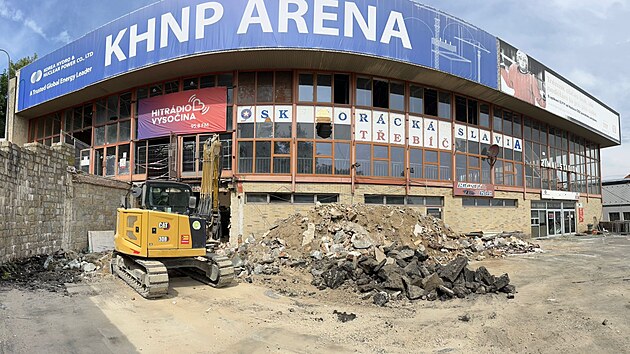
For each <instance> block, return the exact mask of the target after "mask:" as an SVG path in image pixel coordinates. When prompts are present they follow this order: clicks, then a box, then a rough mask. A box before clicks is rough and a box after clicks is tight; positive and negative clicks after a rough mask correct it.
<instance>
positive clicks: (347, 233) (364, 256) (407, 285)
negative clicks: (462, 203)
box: [234, 204, 540, 303]
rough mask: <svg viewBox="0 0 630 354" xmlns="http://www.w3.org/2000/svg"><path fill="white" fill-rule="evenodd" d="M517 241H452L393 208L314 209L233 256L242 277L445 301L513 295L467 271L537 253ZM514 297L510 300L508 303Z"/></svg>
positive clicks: (449, 234)
mask: <svg viewBox="0 0 630 354" xmlns="http://www.w3.org/2000/svg"><path fill="white" fill-rule="evenodd" d="M519 236H524V235H522V234H521V233H518V232H515V233H500V234H499V233H494V234H491V235H484V234H483V233H471V234H468V235H464V234H458V233H455V232H454V231H453V230H452V229H451V228H450V227H448V226H447V225H445V224H444V223H443V222H442V220H440V219H437V218H434V217H432V216H424V215H421V214H420V213H419V212H418V211H417V210H415V209H413V208H408V207H398V206H370V205H361V204H359V205H353V206H348V205H339V204H329V205H318V206H316V208H315V209H314V210H312V211H311V212H309V213H308V214H307V215H300V214H295V215H292V216H290V217H289V218H287V219H285V220H283V221H281V222H279V223H278V224H277V225H275V226H274V227H272V228H271V229H270V230H269V231H268V232H266V233H265V234H264V235H263V237H262V239H261V240H260V241H257V240H256V238H255V237H254V236H253V235H252V236H250V237H248V239H247V240H245V242H244V244H243V245H242V246H241V247H240V248H239V252H238V254H237V255H235V257H234V260H235V265H242V266H243V268H244V269H245V271H244V272H243V273H242V275H249V274H254V275H259V274H264V275H273V274H278V273H280V271H281V269H282V267H290V268H293V269H297V270H299V271H301V272H308V273H310V274H311V275H312V276H313V282H312V284H313V285H314V286H316V287H317V288H319V289H325V288H333V289H336V288H339V287H342V286H343V287H348V288H350V289H353V290H356V291H358V292H361V293H367V294H370V295H373V294H376V295H375V296H376V298H378V299H379V300H375V301H376V302H377V303H382V302H383V301H384V299H389V298H391V297H392V296H394V297H396V296H398V295H400V296H403V295H404V296H406V297H407V298H409V299H411V300H416V299H427V300H435V299H438V298H440V299H447V298H452V297H465V296H466V295H469V294H472V293H476V294H484V293H487V292H498V291H502V292H505V293H508V294H513V293H514V291H515V288H514V287H513V286H512V285H509V277H508V275H507V274H504V275H502V276H500V277H494V276H492V275H491V274H490V273H489V272H488V271H487V270H486V269H485V268H484V267H480V268H479V269H477V270H476V271H473V270H469V269H468V268H467V267H466V265H467V263H468V259H478V260H480V259H483V258H485V257H500V256H504V255H506V254H511V253H526V252H535V251H539V250H540V249H539V247H538V246H537V245H534V244H530V243H528V242H526V241H524V240H522V238H521V237H519ZM510 296H512V295H510Z"/></svg>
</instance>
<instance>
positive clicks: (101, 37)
mask: <svg viewBox="0 0 630 354" xmlns="http://www.w3.org/2000/svg"><path fill="white" fill-rule="evenodd" d="M249 48H294V49H301V48H304V49H322V50H333V51H343V52H350V53H359V54H367V55H373V56H378V57H383V58H390V59H393V60H399V61H403V62H408V63H412V64H418V65H422V66H425V67H430V68H434V69H436V70H441V71H444V72H446V73H450V74H453V75H456V76H459V77H462V78H465V79H468V80H471V81H475V82H479V83H481V84H483V85H486V86H489V87H492V88H495V89H497V88H498V86H497V81H498V80H497V78H498V74H497V67H498V65H497V39H496V38H495V37H493V36H491V35H490V34H488V33H486V32H484V31H482V30H480V29H478V28H476V27H474V26H472V25H470V24H468V23H465V22H463V21H461V20H459V19H457V18H454V17H452V16H450V15H447V14H445V13H442V12H439V11H437V10H435V9H432V8H430V7H426V6H424V5H421V4H418V3H416V2H413V1H410V0H387V1H383V0H352V1H351V0H347V1H345V0H278V1H264V0H215V1H201V0H192V1H184V0H163V1H161V2H158V3H155V4H153V5H150V6H147V7H145V8H142V9H140V10H138V11H135V12H132V13H130V14H128V15H126V16H124V17H121V18H119V19H117V20H115V21H113V22H110V23H108V24H106V25H105V26H103V27H101V28H99V29H97V30H95V31H93V32H91V33H89V34H87V35H85V36H84V37H82V38H80V39H78V40H76V41H75V42H72V43H70V44H68V45H66V46H64V47H62V48H60V49H59V50H57V51H55V52H53V53H51V54H48V55H46V56H44V57H42V58H41V59H39V60H37V61H36V62H34V63H32V64H30V65H28V66H26V67H25V68H23V69H22V71H21V74H20V82H19V94H18V110H19V111H21V110H24V109H27V108H29V107H33V106H35V105H37V104H40V103H42V102H46V101H49V100H51V99H54V98H57V97H60V96H63V95H65V94H68V93H70V92H73V91H77V90H80V89H82V88H84V87H87V86H90V85H92V84H95V83H98V82H100V81H103V80H105V79H107V78H111V77H114V76H117V75H121V74H124V73H126V72H129V71H133V70H136V69H139V68H143V67H146V66H149V65H153V64H157V63H161V62H164V61H168V60H172V59H175V58H182V57H186V56H190V55H198V54H202V53H212V52H217V51H230V50H242V49H249Z"/></svg>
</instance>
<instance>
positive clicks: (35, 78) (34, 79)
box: [31, 70, 44, 84]
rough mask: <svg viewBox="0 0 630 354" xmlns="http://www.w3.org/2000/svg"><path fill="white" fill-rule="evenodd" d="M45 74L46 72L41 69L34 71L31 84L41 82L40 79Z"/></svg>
mask: <svg viewBox="0 0 630 354" xmlns="http://www.w3.org/2000/svg"><path fill="white" fill-rule="evenodd" d="M43 76H44V74H43V73H42V71H41V70H37V71H35V72H33V74H31V84H34V83H36V82H39V80H41V79H42V77H43Z"/></svg>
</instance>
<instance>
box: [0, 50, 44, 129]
mask: <svg viewBox="0 0 630 354" xmlns="http://www.w3.org/2000/svg"><path fill="white" fill-rule="evenodd" d="M4 56H5V55H4V53H0V58H1V57H4ZM36 59H37V53H35V54H33V56H27V57H24V58H22V59H19V60H18V61H13V62H11V67H10V68H9V69H10V70H9V74H10V77H11V78H14V77H15V72H16V71H18V70H20V69H21V68H23V67H24V66H26V65H28V64H30V63H32V62H34V61H35V60H36ZM3 60H6V58H3V59H0V62H2V61H3ZM8 85H9V80H8V77H7V69H6V67H5V69H4V70H3V71H2V74H0V137H4V126H5V124H6V117H5V115H6V113H7V89H8V87H9V86H8Z"/></svg>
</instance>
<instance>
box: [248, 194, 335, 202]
mask: <svg viewBox="0 0 630 354" xmlns="http://www.w3.org/2000/svg"><path fill="white" fill-rule="evenodd" d="M245 202H246V203H252V204H253V203H257V204H314V203H316V202H317V203H322V204H329V203H338V202H339V194H306V193H294V194H291V193H246V194H245Z"/></svg>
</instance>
